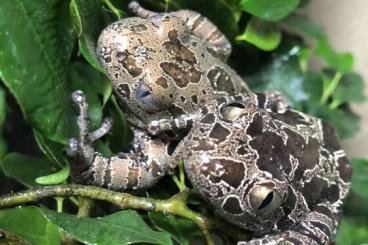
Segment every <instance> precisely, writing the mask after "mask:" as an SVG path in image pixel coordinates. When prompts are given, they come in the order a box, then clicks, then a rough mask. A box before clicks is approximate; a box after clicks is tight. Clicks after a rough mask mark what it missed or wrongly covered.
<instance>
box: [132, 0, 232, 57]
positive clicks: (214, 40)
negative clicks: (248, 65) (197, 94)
mask: <svg viewBox="0 0 368 245" xmlns="http://www.w3.org/2000/svg"><path fill="white" fill-rule="evenodd" d="M129 9H130V11H132V12H133V13H134V14H135V15H137V16H139V17H141V18H155V17H160V16H162V15H163V14H161V13H156V12H153V11H149V10H147V9H144V8H143V7H142V6H141V5H139V3H138V2H137V1H132V2H131V3H130V4H129ZM169 14H171V15H173V16H176V17H178V18H180V19H182V20H183V21H185V23H186V24H187V26H188V28H189V30H190V31H191V33H193V34H194V35H195V36H197V37H199V38H200V39H203V40H206V41H207V42H208V44H209V46H208V50H209V51H210V52H211V53H212V54H213V55H214V56H216V57H218V58H220V59H221V60H223V61H227V59H228V58H229V56H230V54H231V44H230V42H229V40H228V39H227V38H226V37H225V35H224V34H223V33H222V32H221V31H220V30H219V29H218V28H217V27H216V26H215V25H214V24H213V23H212V22H211V21H210V20H208V19H207V18H206V17H204V16H203V15H201V14H200V13H198V12H195V11H192V10H179V11H176V12H171V13H169Z"/></svg>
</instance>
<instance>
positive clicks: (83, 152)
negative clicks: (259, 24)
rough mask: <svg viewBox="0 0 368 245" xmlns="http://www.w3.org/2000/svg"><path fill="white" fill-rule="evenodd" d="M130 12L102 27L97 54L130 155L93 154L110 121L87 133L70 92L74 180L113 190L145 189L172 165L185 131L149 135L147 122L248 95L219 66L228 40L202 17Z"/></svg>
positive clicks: (80, 99) (135, 7) (79, 99)
mask: <svg viewBox="0 0 368 245" xmlns="http://www.w3.org/2000/svg"><path fill="white" fill-rule="evenodd" d="M130 9H131V10H132V12H134V13H135V14H136V15H138V16H139V17H131V18H125V19H123V20H120V21H117V22H115V23H113V24H111V25H109V26H108V27H106V28H105V29H104V30H103V31H102V33H101V35H100V37H99V40H98V45H97V54H98V56H99V60H100V63H101V65H102V66H103V68H104V69H105V70H106V72H107V74H108V75H109V77H110V79H111V81H112V84H113V88H114V92H115V94H116V96H117V100H118V101H119V103H120V104H121V107H122V109H123V110H124V112H125V116H126V119H127V121H128V122H129V124H130V126H131V127H132V129H133V133H134V139H133V143H132V151H131V152H128V153H121V154H119V155H118V156H114V157H111V158H106V157H104V156H102V155H101V154H99V153H98V152H95V151H94V150H93V148H92V146H91V144H92V143H93V141H95V140H97V139H98V138H100V137H102V136H103V135H104V134H106V133H107V132H108V131H109V129H110V127H111V123H112V122H111V119H109V118H107V119H106V120H105V121H104V122H103V125H102V127H101V128H100V129H98V130H96V131H95V132H92V133H89V132H88V118H87V114H86V111H87V110H88V107H87V104H86V103H85V98H84V95H83V93H81V92H80V91H78V92H76V93H74V94H73V96H72V97H73V100H74V102H75V103H76V104H78V105H79V107H80V111H81V116H80V120H79V122H78V124H79V127H80V136H79V139H78V140H77V139H71V140H70V149H69V151H68V152H69V155H75V156H76V161H77V164H75V166H73V172H74V174H73V175H74V176H75V178H76V180H77V181H78V182H84V183H88V184H93V185H98V186H105V187H108V188H110V189H116V190H124V189H132V188H133V189H137V188H148V187H150V186H152V185H153V184H154V183H156V182H157V180H158V179H159V178H161V177H162V176H163V175H165V174H168V173H170V172H171V171H172V169H174V168H175V167H176V164H174V165H168V164H167V161H168V160H169V159H170V155H171V154H172V152H173V151H174V150H175V147H176V145H177V142H178V141H180V139H181V138H182V137H183V135H185V132H175V134H174V135H172V134H171V135H168V134H167V133H163V134H161V135H160V136H158V137H152V136H150V135H149V134H148V133H147V131H146V128H147V125H148V123H149V122H151V121H152V120H159V119H171V118H175V117H177V116H179V115H182V114H187V113H191V112H193V111H196V110H198V108H199V107H200V105H203V104H206V103H207V102H208V101H211V100H213V99H214V98H216V97H220V96H224V95H227V94H235V93H239V92H246V91H248V89H247V86H246V85H245V83H244V82H243V80H242V79H241V78H240V77H239V76H238V75H237V74H236V72H235V71H234V70H232V69H231V68H230V67H229V66H228V65H226V63H225V61H226V59H227V57H228V56H229V55H230V53H231V46H230V43H229V41H228V40H227V39H226V37H225V36H224V35H223V34H222V33H221V32H220V31H219V30H218V29H217V27H216V26H215V25H214V24H212V23H211V22H210V21H209V20H208V19H206V18H205V17H203V16H201V15H200V14H198V13H196V12H194V11H190V10H180V11H177V12H171V13H155V12H151V11H148V10H145V9H143V8H142V7H141V6H140V5H139V4H138V3H137V2H132V3H131V4H130ZM184 131H185V130H184Z"/></svg>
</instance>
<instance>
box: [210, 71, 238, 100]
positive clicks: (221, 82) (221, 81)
mask: <svg viewBox="0 0 368 245" xmlns="http://www.w3.org/2000/svg"><path fill="white" fill-rule="evenodd" d="M207 78H208V80H209V81H210V83H211V85H212V87H213V88H214V89H215V90H217V91H226V92H228V93H230V94H234V93H235V88H234V85H233V82H232V80H231V77H230V76H229V74H227V72H226V71H225V70H224V69H222V68H221V67H218V66H215V67H214V68H212V69H211V70H210V71H209V72H208V73H207Z"/></svg>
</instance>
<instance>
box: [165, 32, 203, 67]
mask: <svg viewBox="0 0 368 245" xmlns="http://www.w3.org/2000/svg"><path fill="white" fill-rule="evenodd" d="M168 36H169V39H170V41H168V42H164V43H163V47H164V48H165V49H166V50H167V51H168V53H169V54H171V55H173V56H174V57H175V60H177V61H178V62H179V63H180V62H186V63H188V64H189V65H194V64H196V63H197V59H196V57H195V55H194V53H193V52H192V51H190V50H189V49H188V48H187V47H185V46H183V45H182V44H181V42H180V40H179V39H178V31H177V30H171V31H169V34H168Z"/></svg>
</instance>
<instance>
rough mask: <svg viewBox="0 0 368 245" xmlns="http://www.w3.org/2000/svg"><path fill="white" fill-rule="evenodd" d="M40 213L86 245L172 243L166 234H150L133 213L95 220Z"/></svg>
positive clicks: (139, 218) (123, 213)
mask: <svg viewBox="0 0 368 245" xmlns="http://www.w3.org/2000/svg"><path fill="white" fill-rule="evenodd" d="M43 213H44V215H45V216H46V217H47V218H48V219H49V220H50V221H52V222H53V223H54V224H56V225H57V226H59V227H60V228H62V229H63V231H65V232H66V233H67V234H68V235H70V236H71V237H72V238H74V239H77V240H78V241H81V242H84V243H87V244H98V245H123V244H132V243H150V244H163V245H169V244H172V241H171V238H170V236H169V235H168V234H167V233H165V232H158V231H153V230H152V229H151V228H150V227H149V226H148V225H147V224H146V223H145V222H144V221H143V219H142V218H141V216H139V214H138V213H137V212H136V211H133V210H125V211H121V212H117V213H114V214H112V215H109V216H106V217H103V218H97V219H93V218H78V217H77V216H74V215H70V214H65V213H57V212H54V211H51V210H46V209H44V210H43Z"/></svg>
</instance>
